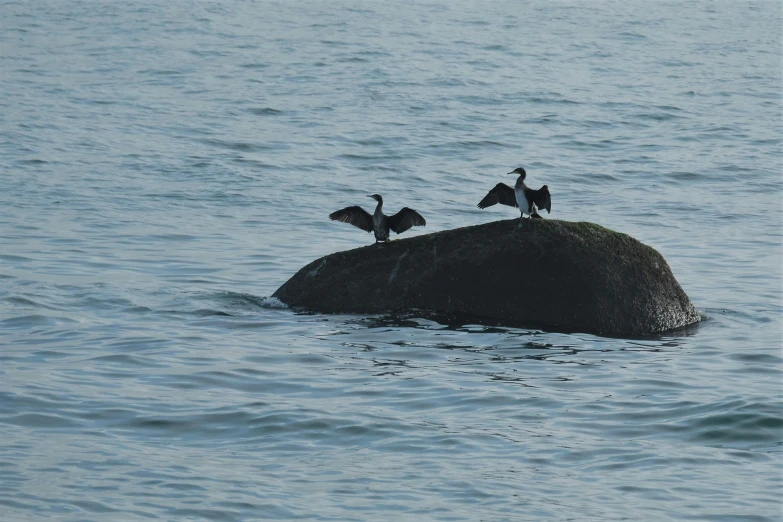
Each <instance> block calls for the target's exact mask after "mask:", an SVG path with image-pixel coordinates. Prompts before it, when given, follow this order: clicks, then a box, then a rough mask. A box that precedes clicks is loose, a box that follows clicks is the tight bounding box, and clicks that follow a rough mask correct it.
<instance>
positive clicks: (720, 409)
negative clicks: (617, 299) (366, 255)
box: [0, 0, 783, 522]
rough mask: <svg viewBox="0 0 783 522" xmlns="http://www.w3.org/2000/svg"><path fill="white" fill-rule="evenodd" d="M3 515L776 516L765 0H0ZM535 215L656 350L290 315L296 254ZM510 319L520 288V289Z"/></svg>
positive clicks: (777, 391)
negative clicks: (359, 225) (518, 203)
mask: <svg viewBox="0 0 783 522" xmlns="http://www.w3.org/2000/svg"><path fill="white" fill-rule="evenodd" d="M0 9H1V11H0V86H1V88H2V96H0V106H1V107H2V110H0V187H2V190H0V236H1V237H0V345H1V348H0V520H3V521H13V522H16V521H38V520H58V521H106V520H117V521H120V520H121V521H132V520H177V521H182V520H209V521H212V520H214V521H250V520H272V519H305V520H334V521H345V520H362V521H363V520H374V521H378V520H390V521H392V520H394V521H397V520H470V521H477V520H493V521H494V520H530V521H537V520H595V521H599V520H601V521H602V520H677V521H680V520H720V521H728V520H731V521H734V520H754V521H757V520H768V521H776V520H780V518H781V516H783V512H782V511H781V509H782V506H781V500H780V498H781V491H782V490H783V487H782V486H783V484H782V483H783V474H782V472H781V469H783V468H782V465H783V459H782V458H781V441H783V420H782V419H783V415H782V414H781V409H782V404H781V395H782V394H781V391H782V390H781V383H783V375H782V372H781V369H782V366H781V358H782V354H781V345H782V342H783V339H782V338H781V336H782V324H781V317H783V314H781V312H782V310H781V308H783V301H782V299H783V292H782V289H781V284H782V281H783V274H782V273H781V266H782V263H783V260H782V259H781V252H782V248H781V208H782V201H783V200H782V196H781V194H783V190H782V187H781V185H783V181H782V177H781V171H782V168H781V165H782V162H783V147H782V146H781V145H782V144H781V137H782V136H783V128H782V125H781V121H783V120H782V118H781V86H782V85H783V80H782V78H781V67H782V66H781V63H783V62H782V61H781V60H782V56H781V5H780V3H779V2H752V3H747V2H712V1H696V2H677V3H671V2H667V3H664V2H632V3H630V4H628V3H623V2H549V1H543V0H534V1H533V2H524V3H523V2H511V1H509V2H504V1H497V2H468V1H457V2H446V1H424V2H409V1H407V0H403V1H402V2H369V1H368V2H350V1H339V0H338V1H334V2H313V1H304V2H284V1H278V2H269V1H253V2H251V1H240V0H233V1H229V0H227V1H223V2H206V1H198V2H186V1H183V0H174V1H167V2H153V1H150V0H142V1H138V2H98V1H79V0H75V1H69V2H60V1H51V0H44V1H37V2H3V4H2V7H0ZM518 166H524V167H525V168H526V169H527V170H528V173H529V181H530V184H531V185H532V186H534V187H537V186H540V185H542V184H548V185H549V187H550V188H551V192H552V201H553V209H552V214H551V215H550V216H548V217H551V218H557V219H565V220H572V221H576V220H588V221H593V222H596V223H599V224H601V225H604V226H606V227H609V228H611V229H613V230H618V231H621V232H625V233H628V234H631V235H632V236H634V237H636V238H638V239H640V240H641V241H643V242H644V243H646V244H648V245H651V246H653V247H655V248H656V249H658V250H659V251H660V252H661V253H662V254H663V255H664V256H665V257H666V259H667V260H668V262H669V264H670V265H671V267H672V270H673V272H674V274H675V276H676V277H677V278H678V280H679V281H680V283H681V284H682V286H683V288H684V289H685V290H686V292H687V293H688V294H689V296H690V297H691V299H692V300H693V301H694V303H695V304H696V305H697V307H698V308H699V309H700V310H701V311H702V312H703V313H704V315H705V316H706V317H707V319H706V320H705V321H704V322H703V323H702V324H701V325H700V326H698V327H697V328H695V329H694V330H693V331H692V332H690V333H688V334H687V335H676V336H675V335H668V336H666V335H665V336H662V337H660V338H653V339H646V340H630V339H629V340H623V339H606V338H601V337H595V336H592V335H583V334H571V335H566V334H561V333H550V332H542V331H538V330H520V329H503V328H487V327H483V326H481V325H464V324H448V325H447V324H437V323H435V322H432V321H430V320H426V319H423V318H415V317H414V318H405V319H401V318H395V317H363V316H347V317H346V316H322V315H312V314H301V313H295V312H293V311H291V310H288V309H285V308H281V307H280V303H277V302H275V301H273V300H270V299H269V298H268V296H270V295H271V294H272V293H273V292H274V290H275V289H276V288H277V287H278V286H279V285H281V284H282V283H283V282H284V281H285V280H286V279H287V278H288V277H290V276H291V275H292V274H293V273H294V272H296V271H297V270H298V269H299V268H300V267H301V266H302V265H304V264H305V263H307V262H309V261H311V260H313V259H315V258H316V257H319V256H321V255H325V254H328V253H331V252H334V251H338V250H343V249H347V248H353V247H358V246H361V245H364V244H367V243H368V242H370V241H371V237H370V236H369V235H368V234H364V233H362V232H360V231H358V230H356V229H353V228H351V227H349V226H347V225H344V224H340V223H333V222H330V221H329V220H328V219H327V217H326V216H327V215H328V214H329V213H330V212H332V211H333V210H336V209H338V208H341V207H343V206H347V205H353V204H361V205H363V206H364V207H365V208H368V209H371V208H372V206H371V204H372V201H371V200H369V199H367V198H365V195H366V194H370V193H374V192H378V193H380V194H382V195H384V197H385V199H386V204H387V207H388V208H389V209H390V210H392V211H394V209H397V208H399V207H401V206H403V205H407V206H410V207H412V208H416V209H418V210H419V211H421V212H422V213H423V214H424V215H425V217H426V218H427V227H426V228H424V229H423V230H414V231H411V232H410V233H408V234H407V235H408V236H411V235H414V234H420V233H426V232H433V231H437V230H444V229H449V228H453V227H459V226H466V225H473V224H478V223H484V222H488V221H492V220H497V219H504V218H511V217H514V216H515V215H516V214H515V212H514V211H513V210H512V209H508V208H496V207H495V208H491V209H487V210H484V211H481V210H479V209H477V208H476V203H477V202H478V201H479V200H480V199H481V197H482V196H483V195H484V194H485V193H486V191H487V190H488V189H489V188H491V187H492V186H494V184H495V183H497V182H498V181H511V179H510V177H507V176H505V173H506V172H508V171H510V170H511V169H513V168H514V167H518ZM532 298H534V296H533V297H532Z"/></svg>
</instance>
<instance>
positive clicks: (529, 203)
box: [478, 167, 552, 219]
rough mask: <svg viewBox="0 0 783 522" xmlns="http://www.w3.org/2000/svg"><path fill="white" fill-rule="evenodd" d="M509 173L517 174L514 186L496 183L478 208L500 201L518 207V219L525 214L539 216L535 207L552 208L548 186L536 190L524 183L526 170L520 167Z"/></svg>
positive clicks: (533, 216)
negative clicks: (519, 213)
mask: <svg viewBox="0 0 783 522" xmlns="http://www.w3.org/2000/svg"><path fill="white" fill-rule="evenodd" d="M509 174H518V175H519V177H518V178H517V182H516V184H515V185H514V188H511V187H509V186H508V185H506V184H505V183H498V184H497V185H495V188H493V189H492V190H490V191H489V192H488V193H487V195H486V196H484V199H482V200H481V201H480V202H479V204H478V208H487V207H491V206H492V205H495V204H497V203H500V204H501V205H508V206H509V207H519V211H520V212H521V215H520V216H519V217H520V219H521V218H522V217H524V216H525V214H527V215H528V216H530V217H531V218H541V216H540V215H539V214H538V212H536V208H538V209H542V208H545V209H546V211H547V213H549V212H551V210H552V200H551V198H550V197H549V188H548V187H547V186H546V185H544V186H543V187H541V188H540V189H538V190H534V189H531V188H529V187H528V186H527V185H525V178H526V177H527V172H525V169H523V168H522V167H519V168H518V169H514V170H512V171H511V172H509Z"/></svg>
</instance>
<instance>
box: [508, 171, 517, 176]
mask: <svg viewBox="0 0 783 522" xmlns="http://www.w3.org/2000/svg"><path fill="white" fill-rule="evenodd" d="M508 174H516V172H514V171H513V170H512V171H511V172H509V173H508ZM508 174H506V176H508Z"/></svg>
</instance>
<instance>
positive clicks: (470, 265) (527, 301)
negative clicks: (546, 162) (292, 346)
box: [274, 219, 700, 337]
mask: <svg viewBox="0 0 783 522" xmlns="http://www.w3.org/2000/svg"><path fill="white" fill-rule="evenodd" d="M274 297H277V298H278V299H280V300H281V301H283V302H284V303H286V304H288V305H289V306H292V307H295V308H296V307H299V308H304V309H307V310H312V311H316V312H323V313H361V314H376V313H400V312H402V313H411V312H414V313H417V314H420V315H423V316H427V315H428V314H432V315H437V316H452V317H453V316H456V317H464V318H470V319H472V320H475V321H476V322H483V323H485V324H501V325H508V326H523V327H533V328H545V329H552V330H561V331H581V332H591V333H597V334H601V335H607V336H614V337H625V336H642V335H647V334H652V333H657V332H663V331H666V330H672V329H675V328H680V327H683V326H686V325H689V324H692V323H695V322H697V321H699V319H700V317H699V314H698V312H697V311H696V309H695V308H694V306H693V304H692V303H691V301H690V300H689V299H688V296H687V295H685V292H684V291H683V289H682V288H681V287H680V285H679V284H678V283H677V280H676V279H675V278H674V275H673V274H672V271H671V269H670V268H669V265H668V264H667V263H666V261H665V260H664V259H663V256H661V254H659V253H658V252H657V251H656V250H655V249H653V248H651V247H649V246H647V245H644V244H642V243H640V242H639V241H637V240H636V239H634V238H632V237H630V236H628V235H626V234H620V233H617V232H613V231H611V230H609V229H606V228H604V227H601V226H598V225H595V224H592V223H571V222H567V221H558V220H551V219H535V220H524V221H520V220H519V219H512V220H508V221H496V222H493V223H487V224H484V225H478V226H473V227H466V228H458V229H455V230H447V231H444V232H437V233H434V234H427V235H421V236H417V237H411V238H406V239H399V240H396V241H392V242H390V243H386V244H376V245H370V246H366V247H363V248H357V249H355V250H348V251H345V252H337V253H335V254H331V255H328V256H326V257H322V258H321V259H318V260H316V261H313V262H312V263H310V264H309V265H307V266H305V267H304V268H302V269H301V270H300V271H299V272H297V273H296V275H294V276H293V277H292V278H291V279H289V280H288V282H286V283H285V284H284V285H283V286H281V287H280V288H279V289H278V290H277V291H276V292H275V293H274Z"/></svg>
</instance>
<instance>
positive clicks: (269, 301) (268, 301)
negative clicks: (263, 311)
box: [261, 297, 288, 308]
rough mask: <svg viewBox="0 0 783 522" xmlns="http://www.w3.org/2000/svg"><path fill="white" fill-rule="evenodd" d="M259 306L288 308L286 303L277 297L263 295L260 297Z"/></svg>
mask: <svg viewBox="0 0 783 522" xmlns="http://www.w3.org/2000/svg"><path fill="white" fill-rule="evenodd" d="M261 308H288V305H287V304H285V303H284V302H282V301H281V300H280V299H278V298H277V297H264V298H262V299H261Z"/></svg>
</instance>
